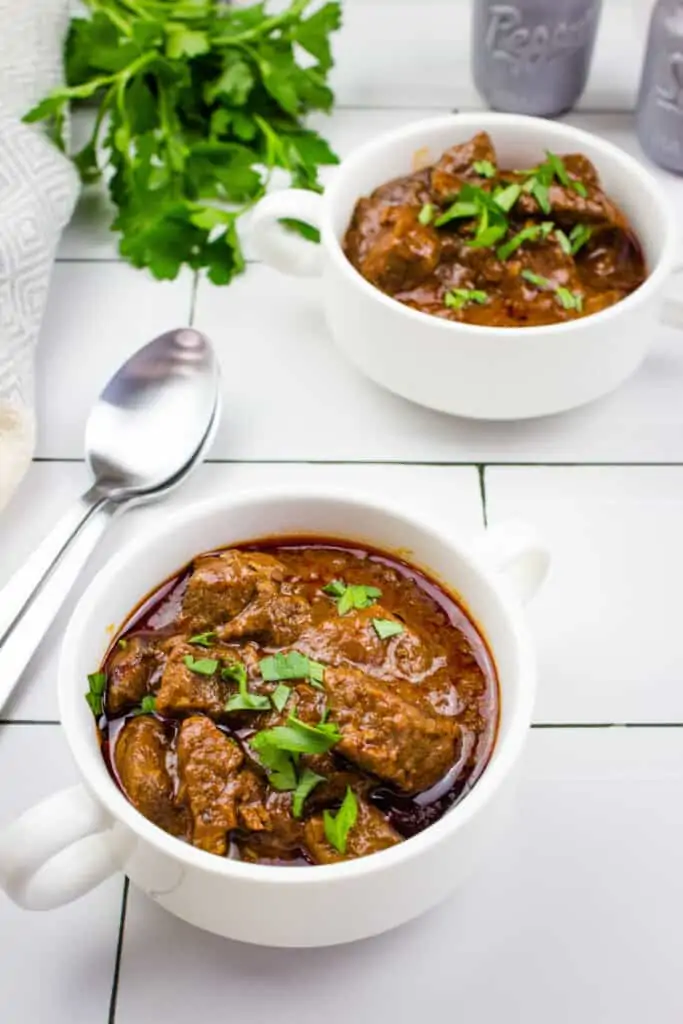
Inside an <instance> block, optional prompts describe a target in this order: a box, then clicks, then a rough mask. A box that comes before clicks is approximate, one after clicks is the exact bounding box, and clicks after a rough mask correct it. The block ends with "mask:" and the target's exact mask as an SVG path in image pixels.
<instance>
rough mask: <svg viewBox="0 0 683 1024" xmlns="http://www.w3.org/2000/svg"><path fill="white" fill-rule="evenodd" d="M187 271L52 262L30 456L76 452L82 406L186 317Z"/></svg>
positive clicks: (80, 438)
mask: <svg viewBox="0 0 683 1024" xmlns="http://www.w3.org/2000/svg"><path fill="white" fill-rule="evenodd" d="M191 306H192V275H191V274H190V273H189V272H188V273H183V274H182V275H181V276H180V277H179V278H178V280H177V281H174V282H173V283H167V282H164V283H160V282H158V281H154V280H153V279H152V278H151V277H150V276H149V275H148V274H147V273H143V272H141V271H139V270H134V269H133V268H132V267H128V266H125V265H124V264H97V263H90V264H88V263H69V264H65V263H57V264H56V265H55V267H54V270H53V275H52V283H51V286H50V295H49V299H48V304H47V310H46V312H45V317H44V320H43V325H42V329H41V332H40V340H39V344H38V350H37V356H36V359H37V366H36V408H37V411H38V443H37V453H36V454H37V455H38V456H43V457H52V458H54V457H59V456H66V457H67V458H82V457H83V436H84V430H85V421H86V417H87V413H88V410H89V409H90V407H91V405H92V403H93V402H94V401H95V399H96V398H97V396H98V394H99V393H100V391H101V390H102V388H103V387H104V385H105V384H106V383H107V381H108V379H109V377H110V376H111V375H112V373H114V372H115V370H116V369H117V368H118V367H119V366H120V364H121V363H122V362H123V361H124V360H125V359H127V358H128V356H129V355H131V354H132V353H133V352H134V351H135V350H136V349H138V348H140V346H141V345H144V344H145V343H146V342H147V341H151V340H152V338H154V337H156V336H157V335H158V334H161V333H162V332H163V331H168V330H170V329H171V328H173V327H181V326H183V325H184V324H186V323H187V322H188V320H189V318H190V311H191Z"/></svg>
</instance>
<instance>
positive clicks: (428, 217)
mask: <svg viewBox="0 0 683 1024" xmlns="http://www.w3.org/2000/svg"><path fill="white" fill-rule="evenodd" d="M435 213H436V207H435V206H434V203H425V204H424V206H423V207H422V209H421V210H420V212H419V213H418V215H417V219H418V220H419V222H420V224H423V225H424V226H425V227H426V226H427V224H431V223H432V221H433V220H434V214H435Z"/></svg>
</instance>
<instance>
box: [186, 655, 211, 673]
mask: <svg viewBox="0 0 683 1024" xmlns="http://www.w3.org/2000/svg"><path fill="white" fill-rule="evenodd" d="M183 662H184V664H185V665H187V667H188V668H189V670H190V672H196V673H197V675H198V676H212V675H213V674H214V672H215V671H216V669H217V668H218V661H217V660H216V658H193V657H192V655H191V654H186V655H185V657H184V658H183Z"/></svg>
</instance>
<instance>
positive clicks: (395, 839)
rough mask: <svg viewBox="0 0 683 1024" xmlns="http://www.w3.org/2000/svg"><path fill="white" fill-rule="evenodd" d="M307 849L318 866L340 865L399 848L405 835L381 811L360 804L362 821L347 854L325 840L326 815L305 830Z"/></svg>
mask: <svg viewBox="0 0 683 1024" xmlns="http://www.w3.org/2000/svg"><path fill="white" fill-rule="evenodd" d="M304 836H305V840H306V846H307V848H308V851H309V853H310V854H311V857H312V858H313V860H314V861H315V863H316V864H336V863H337V862H338V861H341V860H352V859H354V858H355V857H366V856H367V855H368V854H370V853H379V851H380V850H388V849H389V847H390V846H396V844H397V843H400V842H401V836H400V835H399V834H398V832H395V831H394V829H393V828H392V827H391V825H390V824H389V823H388V821H387V820H386V818H385V817H384V815H383V814H382V813H381V811H378V810H377V808H376V807H373V806H372V805H371V804H368V803H366V802H365V800H359V801H358V818H357V820H356V824H355V825H354V826H353V828H352V829H350V831H349V833H348V835H347V839H346V853H345V854H343V853H339V851H338V850H336V849H335V848H334V846H332V845H331V844H330V843H329V842H328V841H327V838H326V837H325V824H324V819H323V816H322V815H316V816H315V817H313V818H309V820H308V821H307V822H306V825H305V828H304Z"/></svg>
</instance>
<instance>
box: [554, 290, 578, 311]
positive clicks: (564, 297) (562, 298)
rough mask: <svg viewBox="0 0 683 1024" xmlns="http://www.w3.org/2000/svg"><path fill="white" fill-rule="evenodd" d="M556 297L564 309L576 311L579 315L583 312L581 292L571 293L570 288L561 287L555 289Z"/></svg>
mask: <svg viewBox="0 0 683 1024" xmlns="http://www.w3.org/2000/svg"><path fill="white" fill-rule="evenodd" d="M555 295H556V297H557V301H558V302H559V303H560V305H561V306H562V308H563V309H575V310H576V311H577V313H581V312H582V311H583V295H582V294H581V292H570V291H569V289H568V288H563V287H559V288H556V289H555Z"/></svg>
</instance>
